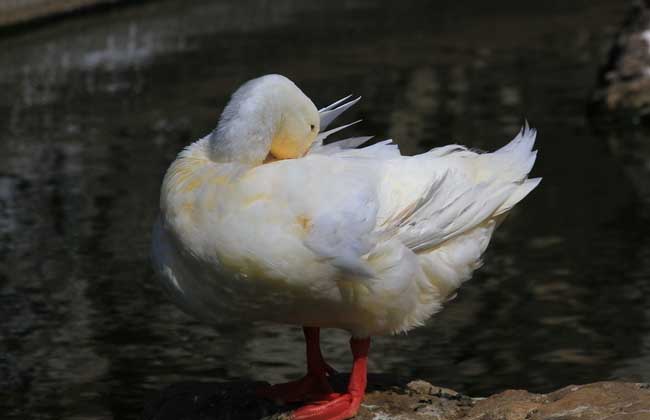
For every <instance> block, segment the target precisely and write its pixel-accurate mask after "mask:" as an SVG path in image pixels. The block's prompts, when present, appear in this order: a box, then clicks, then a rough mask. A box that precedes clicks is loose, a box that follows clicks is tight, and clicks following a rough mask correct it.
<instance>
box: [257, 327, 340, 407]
mask: <svg viewBox="0 0 650 420" xmlns="http://www.w3.org/2000/svg"><path fill="white" fill-rule="evenodd" d="M303 332H304V334H305V343H306V347H307V375H305V376H304V377H302V378H301V379H298V380H296V381H291V382H287V383H284V384H277V385H269V386H267V387H263V388H260V389H258V390H257V396H259V397H262V398H267V399H271V400H276V401H282V402H296V401H315V400H328V399H331V398H334V397H338V394H335V393H334V391H333V390H332V387H331V386H330V384H329V382H328V381H327V377H328V376H329V375H333V374H334V373H336V371H335V370H334V369H333V368H332V367H331V366H329V365H328V364H327V363H326V362H325V359H323V354H322V353H321V351H320V328H317V327H303Z"/></svg>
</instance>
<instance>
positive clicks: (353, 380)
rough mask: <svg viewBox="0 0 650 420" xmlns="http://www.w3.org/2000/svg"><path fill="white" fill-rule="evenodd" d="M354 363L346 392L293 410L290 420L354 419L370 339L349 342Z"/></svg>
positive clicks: (361, 396) (359, 401) (365, 381)
mask: <svg viewBox="0 0 650 420" xmlns="http://www.w3.org/2000/svg"><path fill="white" fill-rule="evenodd" d="M350 347H351V349H352V356H353V357H354V362H353V365H352V373H350V382H349V383H348V392H347V393H345V394H342V395H339V396H337V397H334V398H331V399H330V400H329V401H324V402H319V403H316V404H310V405H306V406H304V407H301V408H299V409H297V410H295V411H294V412H293V414H292V416H291V418H292V420H344V419H349V418H351V417H354V416H355V415H356V414H357V411H358V410H359V406H360V405H361V401H362V400H363V395H364V394H365V392H366V383H367V378H366V377H367V371H368V350H369V349H370V338H363V339H357V338H352V339H351V340H350Z"/></svg>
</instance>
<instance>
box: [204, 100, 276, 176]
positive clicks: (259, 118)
mask: <svg viewBox="0 0 650 420" xmlns="http://www.w3.org/2000/svg"><path fill="white" fill-rule="evenodd" d="M271 109H272V107H269V106H265V105H264V101H262V100H258V101H255V102H252V103H251V102H250V101H243V102H239V101H236V102H234V103H233V101H231V103H230V104H228V106H227V107H226V109H225V110H224V111H223V114H221V118H220V119H219V125H218V126H217V128H215V129H214V130H213V131H212V133H210V137H209V150H210V159H211V160H213V161H215V162H232V163H242V164H249V165H259V164H262V163H263V162H264V159H266V157H267V156H268V154H269V151H270V150H271V143H272V141H273V137H274V136H275V132H276V128H277V126H278V123H279V120H280V118H279V116H278V115H276V114H275V113H274V112H272V111H270V110H271Z"/></svg>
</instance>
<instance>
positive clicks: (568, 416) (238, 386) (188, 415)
mask: <svg viewBox="0 0 650 420" xmlns="http://www.w3.org/2000/svg"><path fill="white" fill-rule="evenodd" d="M346 381H347V376H346V375H337V376H335V377H334V378H332V381H331V382H332V386H333V387H334V388H335V389H337V390H342V389H344V387H345V383H346ZM259 385H260V383H256V382H228V383H184V384H177V385H171V386H170V387H168V388H166V389H165V390H163V391H162V392H161V393H160V394H159V395H157V396H156V397H155V398H153V399H152V400H151V401H150V402H149V403H147V405H146V407H145V410H144V413H143V416H142V417H143V420H171V419H174V420H179V419H187V420H216V419H219V420H225V419H242V420H246V419H266V420H280V419H289V418H290V413H291V410H292V409H294V408H296V407H297V406H298V405H276V404H274V403H272V402H270V401H265V400H261V399H258V398H256V397H255V396H254V390H255V388H256V387H257V386H259ZM368 388H369V389H368V393H367V395H366V397H365V399H364V402H363V404H362V406H361V409H360V411H359V413H358V415H357V416H356V417H355V418H356V419H359V420H371V419H372V420H383V419H386V420H388V419H395V420H416V419H417V420H433V419H435V420H443V419H444V420H542V419H553V420H572V419H580V420H596V419H599V420H600V419H608V420H650V385H648V384H635V383H626V382H597V383H593V384H588V385H571V386H567V387H565V388H562V389H560V390H558V391H555V392H551V393H549V394H534V393H530V392H527V391H523V390H508V391H504V392H501V393H498V394H495V395H492V396H490V397H488V398H471V397H468V396H465V395H462V394H459V393H458V392H456V391H453V390H451V389H447V388H441V387H438V386H435V385H432V384H430V383H428V382H426V381H422V380H416V381H407V380H403V379H399V378H393V377H390V376H386V375H370V377H369V386H368Z"/></svg>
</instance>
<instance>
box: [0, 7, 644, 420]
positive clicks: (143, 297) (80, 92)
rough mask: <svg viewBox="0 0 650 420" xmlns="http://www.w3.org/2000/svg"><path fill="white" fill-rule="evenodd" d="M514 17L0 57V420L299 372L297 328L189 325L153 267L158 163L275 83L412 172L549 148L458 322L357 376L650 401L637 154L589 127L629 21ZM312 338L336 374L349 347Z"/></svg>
mask: <svg viewBox="0 0 650 420" xmlns="http://www.w3.org/2000/svg"><path fill="white" fill-rule="evenodd" d="M519 3H520V2H514V1H505V0H504V1H500V2H496V3H495V4H491V6H490V8H489V9H485V10H481V9H480V8H477V7H476V4H475V2H444V1H443V2H436V4H435V6H434V5H431V4H429V3H427V2H407V3H405V4H403V5H402V4H400V5H394V6H392V8H391V9H381V8H378V7H377V6H376V5H374V4H373V3H371V2H366V1H361V0H358V1H346V2H341V3H338V4H333V5H319V4H316V3H307V2H299V1H282V2H273V3H272V4H271V3H267V2H264V1H248V2H246V4H243V5H240V4H239V3H237V4H235V3H226V2H224V3H222V2H200V1H191V2H182V3H181V2H172V1H162V2H152V3H149V4H146V5H143V6H137V7H135V6H134V7H130V8H126V9H119V10H116V11H114V12H111V13H109V14H108V15H101V16H91V17H87V18H83V19H75V20H71V21H67V22H63V23H61V24H56V25H52V26H48V27H44V28H41V29H38V30H36V31H33V32H29V33H24V34H21V35H18V36H13V37H11V38H7V39H3V40H0V62H1V63H2V65H0V89H2V91H3V92H6V94H5V95H4V96H2V97H0V110H1V111H0V127H1V128H2V130H1V131H0V133H1V134H0V168H2V169H0V236H1V238H2V241H0V261H1V262H2V264H1V265H0V285H1V289H0V331H2V333H1V334H2V336H1V337H2V341H1V342H0V354H2V356H0V389H1V390H2V392H0V395H1V396H0V410H1V411H3V412H4V415H3V418H23V417H25V415H26V413H29V414H30V415H31V416H33V417H39V418H77V419H82V418H83V419H85V418H110V417H111V416H114V417H115V418H137V417H138V415H139V410H140V407H141V406H142V401H143V399H144V398H145V396H146V395H147V393H148V392H152V391H155V390H157V389H160V388H161V387H163V386H164V385H165V384H169V383H173V382H178V381H181V380H214V379H224V380H225V379H234V378H240V377H244V378H256V379H265V380H271V381H278V380H283V379H285V378H287V377H291V376H293V375H296V374H298V373H299V372H301V371H302V369H303V366H302V364H303V361H302V358H303V357H302V345H301V339H302V338H301V333H300V331H299V330H298V329H295V328H288V327H284V326H273V325H270V326H269V325H252V326H249V325H244V326H241V325H225V326H223V327H221V328H219V329H213V328H210V327H207V326H204V325H201V324H199V323H197V322H195V321H194V320H192V319H190V318H189V317H187V316H185V315H184V314H182V313H180V312H179V311H178V310H177V309H176V308H175V307H174V306H173V305H172V304H171V303H169V302H168V301H167V300H166V299H165V297H164V296H163V295H162V293H161V291H160V290H159V288H158V286H157V285H156V283H155V281H154V279H153V277H152V273H151V270H150V268H149V263H148V257H147V255H148V248H149V245H148V243H149V230H150V226H151V222H152V219H153V217H154V215H155V213H156V203H157V195H158V187H159V183H160V180H161V177H162V174H163V173H164V170H165V169H166V167H167V165H168V164H169V162H170V161H171V160H172V159H173V157H174V155H175V154H176V153H177V152H178V151H179V150H180V148H181V147H182V146H183V145H185V144H187V143H188V142H189V141H191V140H193V139H195V138H198V137H199V136H200V135H202V134H204V133H206V132H208V131H209V130H210V129H211V128H212V127H213V126H214V124H215V122H216V117H217V115H218V112H219V109H220V107H221V106H222V105H223V104H224V102H225V101H226V99H227V95H228V94H229V93H230V91H231V90H232V88H233V87H234V86H236V85H237V84H238V83H240V82H241V81H243V80H245V79H247V78H250V77H254V76H257V75H259V74H262V73H268V72H272V71H273V72H280V73H284V74H287V75H288V76H290V77H293V78H295V79H296V80H297V81H298V82H299V83H300V84H301V86H303V88H304V90H305V91H306V92H308V93H309V94H310V95H311V96H312V97H313V98H315V99H316V100H317V101H318V103H320V104H325V103H329V102H328V101H331V100H333V99H337V98H339V97H340V96H342V95H344V94H347V93H348V92H352V93H356V94H361V95H363V96H364V100H363V101H362V103H361V104H360V107H359V109H358V111H357V115H355V117H357V116H358V117H361V118H364V123H363V124H362V125H361V127H357V128H355V129H354V130H352V132H351V134H361V133H370V134H376V135H378V136H382V137H393V138H395V139H397V140H398V141H399V142H400V144H401V145H402V148H403V150H404V152H405V153H417V152H419V151H422V150H425V149H427V148H430V147H433V146H437V145H441V144H445V143H448V142H450V141H457V142H461V143H467V144H469V145H472V146H474V147H476V148H480V149H492V148H494V147H496V146H498V145H501V144H503V142H504V141H505V140H507V139H508V137H509V136H512V135H513V133H514V132H516V130H517V129H518V126H519V125H520V123H521V121H522V119H523V117H524V116H526V117H528V118H529V119H530V120H531V121H532V122H534V124H535V125H536V126H537V127H538V128H539V129H540V133H541V136H540V149H541V152H540V159H539V161H538V166H537V168H536V174H538V175H541V176H544V178H545V179H544V182H543V184H542V186H541V187H540V188H539V189H538V190H537V191H535V193H534V194H533V195H532V196H531V198H530V200H527V201H526V202H525V203H524V204H523V205H522V206H520V207H518V208H517V209H516V211H514V212H513V214H512V215H511V217H510V218H509V220H508V223H506V224H504V226H503V227H502V228H501V230H500V231H499V232H498V234H497V236H496V237H495V239H494V243H493V246H492V248H491V250H490V251H489V252H488V255H487V257H486V262H487V263H486V265H485V267H484V268H483V269H482V270H481V271H480V272H479V273H478V275H477V276H476V278H475V279H474V280H473V281H472V282H470V283H468V284H467V285H466V287H465V288H464V289H463V290H462V292H461V294H460V296H459V297H458V299H457V300H456V301H454V302H453V304H451V305H449V306H448V308H447V309H446V310H445V311H444V312H442V313H441V314H440V315H439V316H437V317H436V318H435V319H434V320H433V321H432V322H431V324H430V325H429V326H427V327H426V328H421V329H418V330H415V331H413V332H412V333H410V334H408V336H406V337H403V336H402V337H387V338H380V339H378V340H376V342H375V344H374V347H373V348H374V354H373V358H372V360H371V368H372V370H374V371H376V372H390V373H395V374H400V375H405V376H419V377H423V378H425V379H428V380H431V381H432V382H435V383H437V384H440V385H445V386H451V387H454V388H456V389H458V390H460V391H463V392H468V393H473V394H484V393H489V392H494V391H497V390H499V389H503V388H509V387H526V388H529V389H532V390H548V389H551V388H556V387H559V386H562V385H565V384H568V383H576V382H587V381H592V380H598V379H607V378H616V379H632V380H646V381H647V380H650V367H649V366H650V361H649V358H650V356H649V355H650V338H649V337H650V333H649V332H650V328H649V325H648V319H649V318H648V316H649V315H650V314H648V313H647V307H648V298H647V296H650V293H648V286H647V284H650V283H649V282H648V281H647V279H648V276H649V274H650V263H648V261H650V259H648V254H649V250H650V240H649V239H648V238H650V235H648V233H649V232H650V229H649V228H648V226H649V225H648V223H647V218H646V214H647V209H648V201H647V197H648V190H647V188H648V185H650V184H649V183H648V182H647V180H648V177H647V175H648V174H647V163H644V162H645V161H644V160H643V159H647V156H650V155H649V154H648V153H645V152H644V153H643V154H642V156H641V157H640V155H641V154H639V153H631V154H630V156H632V157H633V158H631V157H630V156H627V155H625V153H621V152H620V151H621V150H623V151H627V150H637V151H639V150H643V149H642V148H643V147H645V146H643V145H644V144H645V142H643V141H642V139H643V137H642V134H638V133H637V134H632V133H630V132H628V131H624V132H620V133H616V132H614V133H612V132H606V133H603V132H594V131H593V130H591V129H590V128H589V127H588V125H587V123H586V121H585V119H584V117H583V114H584V104H585V98H587V97H588V92H589V89H590V88H591V84H592V80H595V75H596V70H597V65H598V63H599V61H600V60H601V59H602V57H603V56H604V48H605V46H606V45H607V44H608V39H609V35H610V34H611V31H612V30H613V29H614V28H613V27H612V28H610V29H603V28H609V26H608V25H609V24H612V23H616V22H611V16H620V13H621V12H622V11H621V10H620V7H621V6H617V5H611V4H609V2H605V1H598V2H595V3H594V2H593V1H591V2H586V1H578V0H574V1H571V2H566V4H564V5H553V6H552V7H551V6H543V5H535V6H522V5H521V4H519ZM253 6H255V7H253ZM532 7H535V8H536V9H531V8H532ZM250 10H255V12H250ZM549 19H552V21H553V25H549V24H548V22H549ZM577 20H580V22H582V24H581V25H576V24H575V22H576V21H577ZM377 22H382V23H383V25H377ZM386 28H389V30H386ZM635 136H636V137H635ZM644 171H645V172H644ZM324 336H325V343H324V350H325V353H326V354H327V356H328V358H329V359H330V360H332V361H333V363H334V364H335V365H337V366H338V367H339V368H346V366H347V364H348V358H349V354H348V350H347V343H346V342H347V337H346V335H345V334H343V333H340V332H336V331H327V332H325V334H324Z"/></svg>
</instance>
